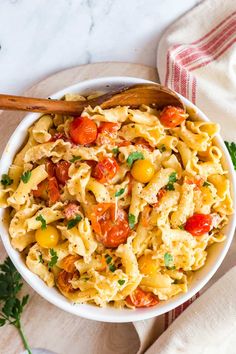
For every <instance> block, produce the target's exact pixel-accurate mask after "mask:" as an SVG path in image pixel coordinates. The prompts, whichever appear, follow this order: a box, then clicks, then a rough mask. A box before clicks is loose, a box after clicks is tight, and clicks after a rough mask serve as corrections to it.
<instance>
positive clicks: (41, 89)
mask: <svg viewBox="0 0 236 354" xmlns="http://www.w3.org/2000/svg"><path fill="white" fill-rule="evenodd" d="M104 76H133V77H139V78H143V79H149V80H153V81H158V77H157V72H156V69H154V68H151V67H148V66H145V65H139V64H130V63H97V64H89V65H82V66H78V67H75V68H71V69H68V70H65V71H62V72H59V73H56V74H54V75H52V76H50V77H48V78H47V79H45V80H43V81H41V82H40V83H37V84H36V85H34V86H33V87H32V88H31V89H29V90H28V91H27V92H25V93H24V94H25V95H30V96H32V97H48V96H50V95H51V94H52V93H54V92H56V91H59V90H61V89H63V88H65V87H66V86H70V85H73V84H75V83H77V82H79V81H83V80H87V79H92V78H95V77H104ZM24 115H25V113H22V112H2V113H1V114H0V124H1V137H0V151H1V152H2V150H3V148H4V146H5V145H6V142H7V140H8V139H9V137H10V135H11V134H12V133H13V131H14V129H15V128H16V126H17V124H18V123H19V122H20V120H21V119H22V117H23V116H24ZM5 257H6V253H5V250H4V248H3V245H2V243H1V241H0V261H2V260H3V259H5ZM24 292H26V293H29V294H30V301H29V304H28V306H27V307H26V309H25V311H24V314H23V318H22V322H23V326H24V329H25V332H26V335H27V337H28V339H29V342H30V345H31V346H32V347H33V348H39V347H40V348H45V349H48V350H51V351H54V352H57V353H58V354H65V353H69V354H101V353H102V354H109V353H116V354H134V353H136V352H137V349H138V347H139V340H138V336H137V334H136V331H135V329H134V327H133V325H132V324H131V323H130V324H129V323H125V324H115V323H102V322H96V321H90V320H86V319H83V318H80V317H76V316H74V315H71V314H68V313H66V312H64V311H62V310H60V309H58V308H57V307H55V306H53V305H51V304H50V303H48V302H47V301H46V300H44V299H43V298H42V297H40V296H39V295H38V294H36V293H35V292H34V291H33V290H32V289H31V288H30V287H29V286H28V285H27V284H25V285H24ZM21 350H23V347H22V343H21V341H20V338H19V336H18V335H17V332H16V330H15V329H14V328H13V327H11V326H5V327H3V328H0V354H19V353H20V352H21Z"/></svg>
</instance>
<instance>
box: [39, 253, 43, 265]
mask: <svg viewBox="0 0 236 354" xmlns="http://www.w3.org/2000/svg"><path fill="white" fill-rule="evenodd" d="M39 263H44V261H43V255H42V253H40V255H39Z"/></svg>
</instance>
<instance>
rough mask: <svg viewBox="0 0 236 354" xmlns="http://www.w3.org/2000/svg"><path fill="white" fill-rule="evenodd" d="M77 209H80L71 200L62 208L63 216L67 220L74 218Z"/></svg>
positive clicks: (77, 211)
mask: <svg viewBox="0 0 236 354" xmlns="http://www.w3.org/2000/svg"><path fill="white" fill-rule="evenodd" d="M79 211H80V207H79V205H78V204H76V203H73V202H71V203H69V204H67V205H66V206H65V209H64V214H65V218H66V219H67V220H70V219H74V218H75V217H76V215H77V214H78V213H79Z"/></svg>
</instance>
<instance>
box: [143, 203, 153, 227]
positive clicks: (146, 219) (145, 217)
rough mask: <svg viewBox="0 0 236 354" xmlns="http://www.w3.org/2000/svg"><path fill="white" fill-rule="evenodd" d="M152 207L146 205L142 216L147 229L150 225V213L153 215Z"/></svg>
mask: <svg viewBox="0 0 236 354" xmlns="http://www.w3.org/2000/svg"><path fill="white" fill-rule="evenodd" d="M151 210H152V209H151V207H150V206H149V205H145V207H144V209H143V211H142V215H141V223H142V225H143V226H144V227H147V226H148V225H149V219H150V213H151Z"/></svg>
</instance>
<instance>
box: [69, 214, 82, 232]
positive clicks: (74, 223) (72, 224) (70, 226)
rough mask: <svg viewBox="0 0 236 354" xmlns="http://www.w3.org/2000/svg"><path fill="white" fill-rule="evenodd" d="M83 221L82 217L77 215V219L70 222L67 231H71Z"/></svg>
mask: <svg viewBox="0 0 236 354" xmlns="http://www.w3.org/2000/svg"><path fill="white" fill-rule="evenodd" d="M81 220H82V216H81V215H76V217H75V218H74V219H72V220H70V221H68V224H67V230H70V229H72V228H73V227H75V226H76V225H77V224H78V223H79V222H80V221H81Z"/></svg>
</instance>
